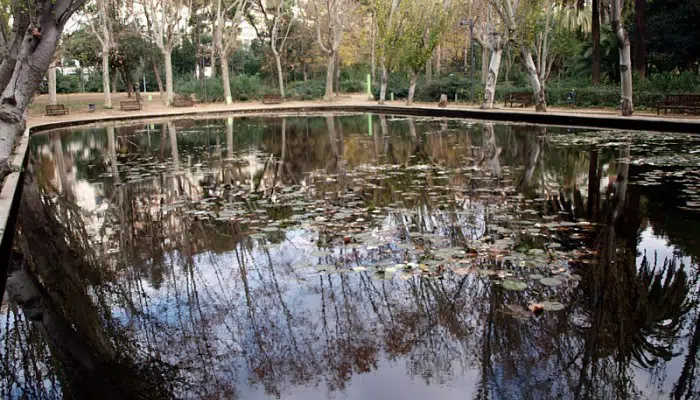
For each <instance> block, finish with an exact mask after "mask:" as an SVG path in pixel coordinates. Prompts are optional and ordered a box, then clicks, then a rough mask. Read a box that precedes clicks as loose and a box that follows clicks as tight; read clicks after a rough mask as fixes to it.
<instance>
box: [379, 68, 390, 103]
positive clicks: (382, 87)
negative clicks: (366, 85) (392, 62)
mask: <svg viewBox="0 0 700 400" xmlns="http://www.w3.org/2000/svg"><path fill="white" fill-rule="evenodd" d="M382 64H384V63H382ZM388 84H389V73H388V72H387V70H386V66H385V65H382V81H381V83H380V88H379V104H384V102H385V101H386V87H387V86H388Z"/></svg>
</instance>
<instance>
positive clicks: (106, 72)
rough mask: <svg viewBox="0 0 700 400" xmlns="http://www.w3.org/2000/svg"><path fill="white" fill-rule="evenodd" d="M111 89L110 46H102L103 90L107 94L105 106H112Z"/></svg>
mask: <svg viewBox="0 0 700 400" xmlns="http://www.w3.org/2000/svg"><path fill="white" fill-rule="evenodd" d="M109 89H110V88H109V47H108V46H102V91H103V92H104V94H105V108H112V92H111V91H110V90H109Z"/></svg>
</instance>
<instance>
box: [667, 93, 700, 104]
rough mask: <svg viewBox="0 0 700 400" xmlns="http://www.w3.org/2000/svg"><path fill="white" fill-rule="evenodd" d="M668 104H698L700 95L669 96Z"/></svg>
mask: <svg viewBox="0 0 700 400" xmlns="http://www.w3.org/2000/svg"><path fill="white" fill-rule="evenodd" d="M665 102H666V103H668V104H696V103H700V94H667V95H666V101H665Z"/></svg>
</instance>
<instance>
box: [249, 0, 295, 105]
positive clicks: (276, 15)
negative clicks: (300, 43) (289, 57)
mask: <svg viewBox="0 0 700 400" xmlns="http://www.w3.org/2000/svg"><path fill="white" fill-rule="evenodd" d="M294 5H295V2H294V0H292V1H291V2H290V1H288V0H274V1H273V2H269V3H267V4H265V3H263V1H262V0H257V1H256V8H257V9H258V10H259V11H260V13H261V14H262V15H263V17H264V19H265V24H266V26H267V35H268V37H269V38H270V48H271V49H272V55H273V56H274V57H275V66H276V67H277V81H278V85H279V90H280V96H282V97H284V72H283V69H282V52H283V51H284V50H285V46H286V45H287V38H288V37H289V32H290V30H291V29H292V25H293V22H294V12H293V7H294ZM266 6H267V7H266Z"/></svg>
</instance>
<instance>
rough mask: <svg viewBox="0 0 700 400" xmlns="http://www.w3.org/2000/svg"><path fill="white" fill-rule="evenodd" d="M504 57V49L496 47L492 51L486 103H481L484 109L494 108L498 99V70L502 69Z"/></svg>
mask: <svg viewBox="0 0 700 400" xmlns="http://www.w3.org/2000/svg"><path fill="white" fill-rule="evenodd" d="M502 55H503V49H502V48H501V47H500V46H494V47H493V49H492V50H491V61H490V62H489V69H488V77H487V79H486V86H485V87H484V101H483V102H482V103H481V108H482V109H491V108H493V100H494V98H495V97H496V81H497V80H498V70H499V69H500V68H501V56H502Z"/></svg>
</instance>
